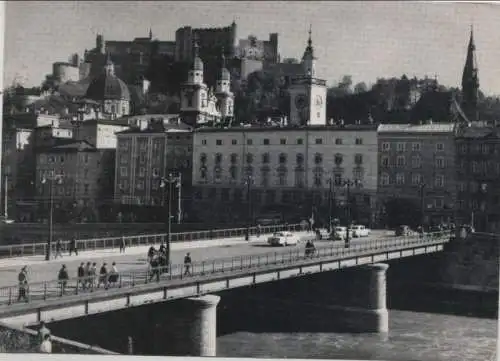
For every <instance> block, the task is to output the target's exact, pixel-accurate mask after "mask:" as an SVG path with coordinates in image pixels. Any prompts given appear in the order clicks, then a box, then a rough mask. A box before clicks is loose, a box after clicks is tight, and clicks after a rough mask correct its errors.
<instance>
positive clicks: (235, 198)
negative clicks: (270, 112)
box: [192, 125, 377, 223]
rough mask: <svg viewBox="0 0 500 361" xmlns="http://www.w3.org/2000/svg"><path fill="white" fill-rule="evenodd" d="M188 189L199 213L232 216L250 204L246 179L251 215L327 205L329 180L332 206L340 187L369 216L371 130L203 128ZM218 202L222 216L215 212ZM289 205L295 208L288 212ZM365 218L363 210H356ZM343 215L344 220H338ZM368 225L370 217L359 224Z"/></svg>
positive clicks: (373, 182)
mask: <svg viewBox="0 0 500 361" xmlns="http://www.w3.org/2000/svg"><path fill="white" fill-rule="evenodd" d="M192 179H193V186H194V187H196V189H197V190H198V191H197V192H195V198H196V202H195V203H197V204H199V205H200V208H203V207H205V205H204V202H203V200H205V201H206V202H207V203H210V207H209V208H208V209H209V210H210V213H212V214H214V213H220V214H223V215H228V214H233V215H234V214H237V213H238V211H241V204H242V202H245V201H246V199H247V194H246V189H247V186H246V182H247V181H248V179H251V187H250V188H251V190H252V191H251V194H252V195H251V197H252V203H253V208H254V213H258V212H259V209H263V208H265V207H266V206H269V205H276V204H281V205H305V207H306V208H308V209H304V212H308V213H309V214H310V212H311V207H321V206H325V205H327V204H328V193H329V187H330V186H329V184H330V183H329V182H332V183H333V185H334V187H333V188H334V189H333V190H334V193H335V194H334V195H333V197H334V198H335V199H336V203H337V204H338V205H339V206H340V207H341V206H342V204H345V201H346V193H347V192H346V190H347V189H346V186H345V182H346V181H348V180H350V181H354V180H359V183H360V185H361V186H359V187H352V188H351V190H352V193H351V194H352V196H354V197H355V198H356V204H359V205H363V206H362V207H358V208H359V209H361V208H363V209H364V210H366V211H367V212H366V214H365V215H363V216H361V215H360V216H359V217H360V218H361V217H364V218H366V217H370V216H371V214H370V213H371V210H372V209H374V208H375V206H376V205H375V199H376V191H377V128H376V126H361V125H359V126H355V125H353V126H345V127H344V126H342V127H341V126H326V125H321V126H305V127H276V126H275V127H266V126H253V127H245V126H243V127H233V128H226V129H217V128H200V129H197V130H195V132H194V136H193V178H192ZM216 204H221V205H222V206H223V207H225V208H226V211H223V210H220V211H218V212H214V207H215V205H216ZM292 208H293V207H292ZM361 213H362V212H361ZM340 216H341V215H340ZM364 221H365V222H366V223H369V222H371V221H372V220H371V219H364Z"/></svg>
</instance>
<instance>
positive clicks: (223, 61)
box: [220, 47, 226, 68]
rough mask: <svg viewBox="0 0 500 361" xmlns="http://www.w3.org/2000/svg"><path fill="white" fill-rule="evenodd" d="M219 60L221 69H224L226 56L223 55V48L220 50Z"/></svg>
mask: <svg viewBox="0 0 500 361" xmlns="http://www.w3.org/2000/svg"><path fill="white" fill-rule="evenodd" d="M220 59H221V68H225V67H226V56H225V55H224V47H222V48H221V54H220Z"/></svg>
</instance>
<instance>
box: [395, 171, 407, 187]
mask: <svg viewBox="0 0 500 361" xmlns="http://www.w3.org/2000/svg"><path fill="white" fill-rule="evenodd" d="M396 184H398V185H402V184H405V175H404V173H398V174H396Z"/></svg>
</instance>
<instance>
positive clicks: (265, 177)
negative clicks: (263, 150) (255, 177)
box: [260, 169, 269, 187]
mask: <svg viewBox="0 0 500 361" xmlns="http://www.w3.org/2000/svg"><path fill="white" fill-rule="evenodd" d="M260 172H261V185H262V186H263V187H269V169H261V170H260Z"/></svg>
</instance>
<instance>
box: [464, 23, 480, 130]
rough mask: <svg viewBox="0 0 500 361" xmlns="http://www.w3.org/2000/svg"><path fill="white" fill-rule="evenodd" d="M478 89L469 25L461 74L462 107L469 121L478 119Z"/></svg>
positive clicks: (472, 32)
mask: <svg viewBox="0 0 500 361" xmlns="http://www.w3.org/2000/svg"><path fill="white" fill-rule="evenodd" d="M478 91H479V78H478V68H477V61H476V45H475V44H474V29H473V27H472V25H471V29H470V38H469V45H468V47H467V57H466V59H465V65H464V71H463V74H462V94H463V103H462V109H463V110H464V112H465V113H466V115H467V117H468V118H469V120H471V121H476V120H478V119H477V118H478V114H477V101H478V96H479V95H478Z"/></svg>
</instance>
